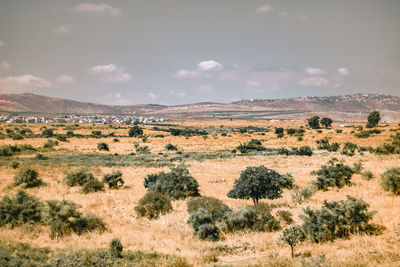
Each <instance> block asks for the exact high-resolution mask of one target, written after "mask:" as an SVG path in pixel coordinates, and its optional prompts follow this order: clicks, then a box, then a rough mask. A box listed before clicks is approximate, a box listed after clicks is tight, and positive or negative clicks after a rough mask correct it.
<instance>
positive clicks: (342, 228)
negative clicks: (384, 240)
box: [300, 196, 376, 243]
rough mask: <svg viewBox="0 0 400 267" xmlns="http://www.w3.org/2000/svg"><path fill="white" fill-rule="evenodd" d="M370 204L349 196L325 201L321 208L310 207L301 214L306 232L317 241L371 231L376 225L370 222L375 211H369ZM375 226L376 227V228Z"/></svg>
mask: <svg viewBox="0 0 400 267" xmlns="http://www.w3.org/2000/svg"><path fill="white" fill-rule="evenodd" d="M368 208H369V205H368V204H367V203H365V202H364V201H363V200H361V199H356V198H353V197H350V196H347V199H346V200H341V201H332V202H328V201H326V200H325V201H324V203H323V205H322V208H321V209H320V210H312V209H311V208H310V207H307V208H305V209H303V212H304V214H302V215H300V219H301V220H302V221H303V229H304V231H305V233H306V234H307V235H308V236H309V237H310V238H311V240H312V241H314V242H316V243H320V242H325V241H332V240H334V239H336V238H345V237H348V236H349V235H350V234H356V233H364V232H367V233H370V232H373V231H375V230H376V226H374V225H370V224H369V223H368V222H369V221H370V220H372V217H373V216H374V214H375V212H371V211H368ZM374 228H375V229H374Z"/></svg>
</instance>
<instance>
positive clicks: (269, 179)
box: [228, 165, 294, 204]
mask: <svg viewBox="0 0 400 267" xmlns="http://www.w3.org/2000/svg"><path fill="white" fill-rule="evenodd" d="M293 183H294V181H293V178H292V176H291V175H290V174H285V175H281V174H279V173H278V172H276V171H274V170H271V169H268V168H266V167H264V166H262V165H261V166H258V167H247V168H246V169H245V170H244V171H243V172H242V173H241V174H240V177H239V179H237V180H236V181H235V184H234V186H233V188H232V189H231V190H230V191H229V192H228V197H230V198H238V199H249V198H251V199H252V200H253V203H254V204H258V201H259V200H260V199H263V198H268V199H276V198H280V197H281V196H282V189H283V188H292V187H293Z"/></svg>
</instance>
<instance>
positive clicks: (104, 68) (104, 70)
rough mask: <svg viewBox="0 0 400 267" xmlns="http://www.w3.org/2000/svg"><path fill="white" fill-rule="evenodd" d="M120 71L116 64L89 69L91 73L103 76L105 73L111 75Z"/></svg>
mask: <svg viewBox="0 0 400 267" xmlns="http://www.w3.org/2000/svg"><path fill="white" fill-rule="evenodd" d="M117 70H118V67H117V66H116V65H115V64H108V65H96V66H94V67H91V68H90V69H89V72H90V73H93V74H103V73H111V72H115V71H117Z"/></svg>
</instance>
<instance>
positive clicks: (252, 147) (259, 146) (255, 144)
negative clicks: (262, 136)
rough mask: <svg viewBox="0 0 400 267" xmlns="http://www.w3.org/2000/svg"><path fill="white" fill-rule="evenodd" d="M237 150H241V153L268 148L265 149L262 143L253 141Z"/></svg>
mask: <svg viewBox="0 0 400 267" xmlns="http://www.w3.org/2000/svg"><path fill="white" fill-rule="evenodd" d="M236 149H237V150H239V151H240V152H241V153H248V152H251V151H263V150H266V148H265V147H263V145H262V143H261V141H260V140H258V139H251V140H250V141H248V142H246V143H245V144H240V145H239V146H237V147H236Z"/></svg>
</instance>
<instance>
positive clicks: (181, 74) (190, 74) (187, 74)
mask: <svg viewBox="0 0 400 267" xmlns="http://www.w3.org/2000/svg"><path fill="white" fill-rule="evenodd" d="M173 76H174V77H175V78H199V77H201V73H200V72H198V71H193V70H180V71H178V72H177V73H175V74H174V75H173Z"/></svg>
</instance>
